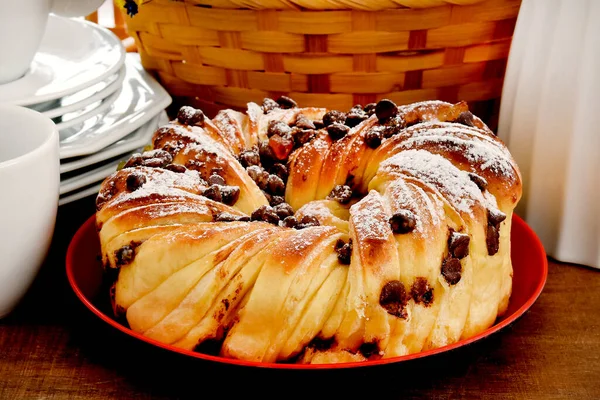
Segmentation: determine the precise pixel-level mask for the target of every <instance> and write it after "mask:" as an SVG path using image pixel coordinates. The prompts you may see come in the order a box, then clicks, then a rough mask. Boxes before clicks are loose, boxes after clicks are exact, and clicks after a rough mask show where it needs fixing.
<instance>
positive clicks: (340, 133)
mask: <svg viewBox="0 0 600 400" xmlns="http://www.w3.org/2000/svg"><path fill="white" fill-rule="evenodd" d="M348 132H350V128H348V127H347V126H346V125H342V124H340V123H337V122H336V123H334V124H331V125H329V126H328V127H327V133H328V134H329V137H330V138H331V139H333V140H338V139H341V138H343V137H344V136H346V135H347V134H348Z"/></svg>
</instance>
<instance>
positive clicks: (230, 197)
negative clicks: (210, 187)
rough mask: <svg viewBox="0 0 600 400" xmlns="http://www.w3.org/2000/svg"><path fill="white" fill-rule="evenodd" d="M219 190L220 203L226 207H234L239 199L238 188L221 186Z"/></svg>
mask: <svg viewBox="0 0 600 400" xmlns="http://www.w3.org/2000/svg"><path fill="white" fill-rule="evenodd" d="M213 176H214V175H213ZM219 189H220V190H221V201H222V202H223V203H224V204H227V205H228V206H232V205H234V204H235V203H237V201H238V199H239V198H240V188H239V187H238V186H221V187H220V188H219Z"/></svg>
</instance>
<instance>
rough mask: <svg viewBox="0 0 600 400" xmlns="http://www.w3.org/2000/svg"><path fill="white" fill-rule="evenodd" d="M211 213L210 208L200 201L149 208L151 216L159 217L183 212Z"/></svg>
mask: <svg viewBox="0 0 600 400" xmlns="http://www.w3.org/2000/svg"><path fill="white" fill-rule="evenodd" d="M188 213H189V214H210V209H209V208H208V207H207V206H206V205H204V204H198V203H167V204H161V205H160V207H157V208H155V209H152V210H149V215H150V217H151V218H155V219H159V218H165V217H170V216H173V215H181V214H188Z"/></svg>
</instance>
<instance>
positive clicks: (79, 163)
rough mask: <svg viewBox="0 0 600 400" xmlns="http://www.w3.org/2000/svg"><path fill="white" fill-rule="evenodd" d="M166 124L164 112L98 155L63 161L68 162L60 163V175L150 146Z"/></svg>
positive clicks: (166, 119)
mask: <svg viewBox="0 0 600 400" xmlns="http://www.w3.org/2000/svg"><path fill="white" fill-rule="evenodd" d="M166 122H168V117H167V114H166V112H164V111H163V112H162V113H161V115H158V116H156V117H154V118H152V119H151V120H150V121H149V122H147V123H146V124H144V125H143V126H141V127H140V128H138V129H136V130H135V131H134V132H132V133H130V134H129V135H127V136H125V137H124V138H123V139H121V140H119V141H118V142H116V143H113V144H111V145H110V146H108V147H106V148H105V149H102V150H101V151H99V152H97V153H94V154H92V155H89V156H86V157H78V158H75V159H66V160H63V161H66V162H61V163H60V173H61V174H64V173H66V172H71V171H75V170H77V169H80V168H84V167H87V166H89V165H93V164H96V163H99V162H102V161H104V160H108V159H110V158H112V157H116V156H118V155H120V154H124V153H127V152H131V151H133V150H135V149H137V148H140V147H144V146H146V145H148V144H150V142H151V140H152V135H153V134H154V132H155V131H156V129H157V128H158V127H159V126H161V125H164V124H165V123H166Z"/></svg>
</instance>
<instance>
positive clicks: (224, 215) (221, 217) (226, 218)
mask: <svg viewBox="0 0 600 400" xmlns="http://www.w3.org/2000/svg"><path fill="white" fill-rule="evenodd" d="M213 221H215V222H234V221H241V222H247V221H250V217H249V216H247V215H234V214H231V213H228V212H220V213H218V214H216V215H214V216H213Z"/></svg>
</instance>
